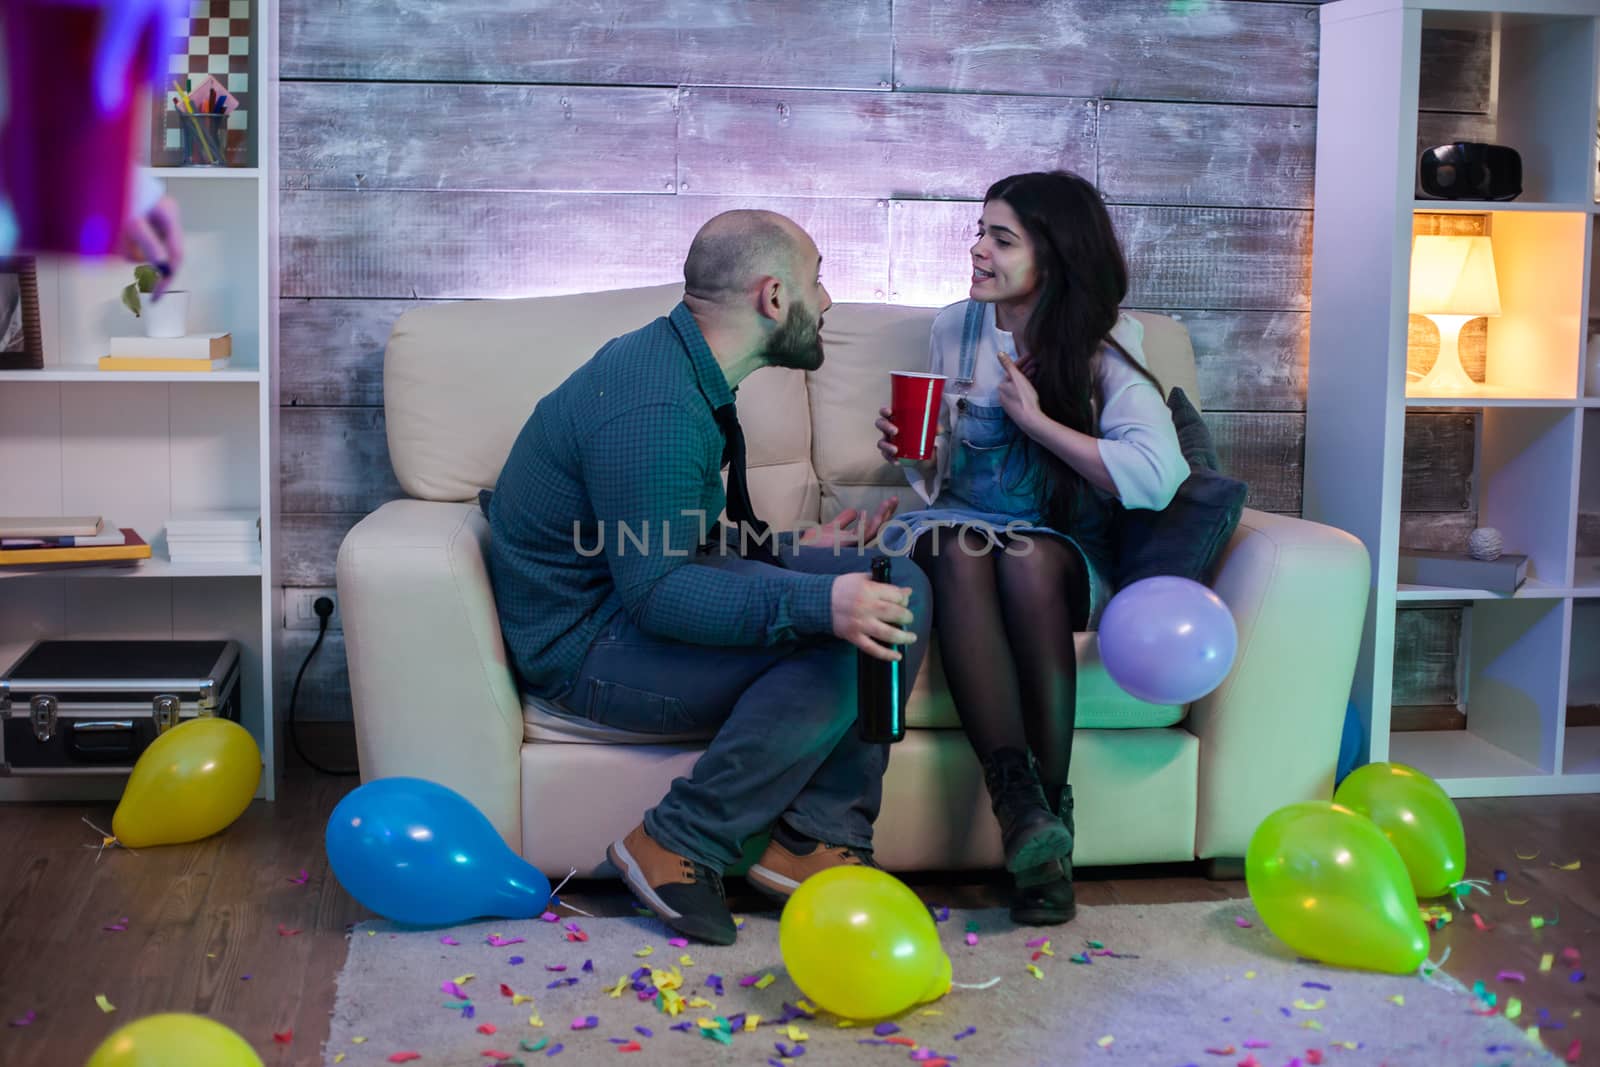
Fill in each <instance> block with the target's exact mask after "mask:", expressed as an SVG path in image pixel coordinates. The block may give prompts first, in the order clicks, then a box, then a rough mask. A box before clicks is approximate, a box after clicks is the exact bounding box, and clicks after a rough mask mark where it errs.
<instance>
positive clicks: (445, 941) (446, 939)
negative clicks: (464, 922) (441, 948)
mask: <svg viewBox="0 0 1600 1067" xmlns="http://www.w3.org/2000/svg"><path fill="white" fill-rule="evenodd" d="M439 944H441V945H459V944H461V942H459V941H457V940H456V939H455V938H453V937H451V936H450V935H449V934H445V935H444V936H443V937H441V938H439Z"/></svg>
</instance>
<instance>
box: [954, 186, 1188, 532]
mask: <svg viewBox="0 0 1600 1067" xmlns="http://www.w3.org/2000/svg"><path fill="white" fill-rule="evenodd" d="M983 200H984V203H986V204H987V203H989V202H990V201H993V200H1003V201H1004V202H1005V203H1006V204H1007V205H1009V206H1010V208H1011V210H1012V211H1014V212H1016V215H1017V218H1018V219H1019V220H1020V221H1021V222H1022V227H1023V229H1025V230H1026V231H1027V232H1028V236H1029V237H1030V238H1031V239H1032V241H1033V255H1034V262H1035V264H1036V268H1037V271H1038V275H1039V301H1038V303H1037V304H1035V305H1034V308H1033V313H1032V314H1031V315H1030V316H1029V317H1028V324H1027V327H1026V328H1025V331H1024V333H1023V344H1024V345H1025V347H1026V349H1027V355H1028V358H1029V359H1030V360H1031V361H1032V365H1031V367H1030V378H1031V380H1032V381H1033V384H1034V388H1036V389H1038V391H1039V407H1040V408H1041V410H1043V411H1044V413H1045V414H1046V415H1048V416H1049V417H1050V418H1052V419H1054V420H1055V421H1056V422H1059V423H1061V424H1062V425H1064V426H1070V427H1072V428H1073V429H1074V430H1078V431H1080V432H1081V433H1086V434H1088V435H1090V436H1091V437H1098V436H1099V432H1098V425H1097V413H1096V409H1095V402H1094V401H1095V396H1094V392H1095V384H1094V364H1093V360H1094V356H1095V353H1096V352H1098V351H1099V350H1100V346H1101V345H1102V344H1107V343H1109V344H1111V345H1112V347H1113V348H1115V349H1117V350H1118V351H1119V352H1121V354H1122V357H1123V358H1124V359H1127V360H1128V362H1129V364H1131V365H1132V366H1134V367H1137V368H1138V369H1139V371H1140V372H1141V373H1142V374H1144V376H1145V377H1147V378H1149V379H1150V381H1151V382H1152V383H1155V382H1156V379H1155V377H1154V376H1153V375H1151V374H1150V372H1149V371H1148V370H1145V368H1144V367H1142V366H1141V365H1140V364H1139V363H1138V361H1137V360H1134V359H1133V358H1131V357H1130V356H1128V354H1127V353H1126V352H1123V351H1122V348H1121V346H1120V345H1118V344H1116V342H1114V341H1111V340H1110V335H1111V328H1112V327H1113V326H1115V325H1116V324H1117V316H1118V315H1119V314H1120V313H1121V306H1122V301H1123V299H1124V298H1125V297H1126V296H1127V295H1128V265H1127V262H1126V261H1125V260H1124V259H1123V256H1122V247H1121V245H1119V244H1118V243H1117V234H1116V231H1115V230H1114V229H1113V228H1112V225H1111V215H1110V214H1109V213H1108V212H1107V211H1106V206H1105V203H1104V201H1102V200H1101V199H1100V192H1099V190H1097V189H1096V188H1095V187H1094V185H1093V184H1092V183H1090V182H1087V181H1085V180H1084V179H1082V178H1080V177H1078V176H1077V175H1076V174H1070V173H1068V172H1066V171H1051V172H1048V173H1046V172H1039V171H1036V172H1033V173H1030V174H1013V175H1012V176H1011V177H1009V178H1001V179H1000V180H999V181H997V182H995V183H994V184H993V185H991V186H989V191H988V192H986V193H985V194H983ZM1156 388H1157V389H1159V388H1160V384H1159V383H1156ZM1035 451H1036V452H1037V453H1038V455H1039V457H1040V458H1042V459H1043V460H1044V462H1045V463H1046V464H1047V469H1048V472H1049V475H1050V476H1049V477H1047V478H1045V479H1042V481H1041V488H1040V495H1041V499H1040V510H1041V511H1043V512H1044V514H1045V516H1046V518H1047V521H1048V522H1049V523H1050V524H1051V525H1052V526H1055V527H1056V528H1058V529H1062V530H1067V529H1069V528H1070V527H1071V524H1072V519H1073V516H1074V514H1075V513H1076V510H1077V500H1078V495H1079V493H1080V492H1082V491H1083V489H1084V488H1085V483H1084V480H1083V478H1082V476H1081V475H1079V474H1078V472H1077V471H1075V470H1073V469H1072V468H1071V467H1070V466H1068V465H1067V464H1066V463H1064V462H1062V461H1061V460H1060V459H1059V458H1057V457H1056V456H1055V455H1054V454H1053V453H1051V452H1049V451H1048V450H1046V449H1044V448H1039V449H1036V450H1035Z"/></svg>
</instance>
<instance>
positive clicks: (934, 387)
mask: <svg viewBox="0 0 1600 1067" xmlns="http://www.w3.org/2000/svg"><path fill="white" fill-rule="evenodd" d="M944 381H945V378H944V375H942V374H925V373H922V372H919V371H909V370H897V371H894V372H892V373H891V374H890V384H891V393H890V399H889V421H890V422H892V423H894V426H895V430H896V431H898V432H897V433H896V435H895V439H894V446H895V449H896V450H897V452H898V458H899V459H919V460H921V459H932V458H933V456H934V450H933V442H934V439H935V438H936V437H937V436H938V434H939V404H940V402H941V401H942V400H943V399H944Z"/></svg>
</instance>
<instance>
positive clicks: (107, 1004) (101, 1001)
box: [94, 993, 117, 1015]
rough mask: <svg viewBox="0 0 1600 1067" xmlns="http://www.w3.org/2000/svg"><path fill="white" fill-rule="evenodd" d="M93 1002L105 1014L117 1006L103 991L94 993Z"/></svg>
mask: <svg viewBox="0 0 1600 1067" xmlns="http://www.w3.org/2000/svg"><path fill="white" fill-rule="evenodd" d="M94 1002H95V1003H96V1004H97V1005H99V1006H100V1010H101V1011H103V1012H105V1013H106V1014H107V1015H110V1014H111V1013H112V1012H114V1011H116V1010H117V1006H116V1005H115V1004H113V1003H111V1001H109V1000H107V999H106V995H105V994H104V993H96V994H95V995H94Z"/></svg>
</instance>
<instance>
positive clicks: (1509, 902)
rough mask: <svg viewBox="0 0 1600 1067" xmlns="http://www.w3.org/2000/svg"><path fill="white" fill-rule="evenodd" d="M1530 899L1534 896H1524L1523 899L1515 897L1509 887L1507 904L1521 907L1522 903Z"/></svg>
mask: <svg viewBox="0 0 1600 1067" xmlns="http://www.w3.org/2000/svg"><path fill="white" fill-rule="evenodd" d="M1530 899H1532V898H1530V897H1523V898H1522V899H1521V900H1517V899H1514V898H1513V897H1512V896H1511V891H1510V890H1509V889H1508V890H1506V903H1507V904H1515V905H1516V906H1517V907H1519V908H1520V907H1521V906H1522V905H1524V904H1526V903H1527V902H1528V901H1529V900H1530Z"/></svg>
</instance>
